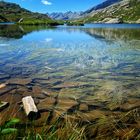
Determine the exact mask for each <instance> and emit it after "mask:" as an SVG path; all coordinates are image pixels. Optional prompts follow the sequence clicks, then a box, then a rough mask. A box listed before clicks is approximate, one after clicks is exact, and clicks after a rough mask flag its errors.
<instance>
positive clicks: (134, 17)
mask: <svg viewBox="0 0 140 140" xmlns="http://www.w3.org/2000/svg"><path fill="white" fill-rule="evenodd" d="M79 20H80V21H83V22H86V23H89V22H92V23H93V22H97V23H122V22H124V23H140V0H122V1H120V2H117V3H114V4H112V5H110V6H107V7H105V8H102V9H97V10H94V9H93V10H90V12H86V13H85V14H83V15H82V17H81V18H80V19H79Z"/></svg>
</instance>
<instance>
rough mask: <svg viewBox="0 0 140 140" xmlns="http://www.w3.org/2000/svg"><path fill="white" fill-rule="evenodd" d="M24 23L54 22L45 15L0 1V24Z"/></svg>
mask: <svg viewBox="0 0 140 140" xmlns="http://www.w3.org/2000/svg"><path fill="white" fill-rule="evenodd" d="M19 21H23V22H24V23H30V24H33V23H38V24H39V23H43V22H49V23H52V22H54V21H53V20H52V19H51V18H49V17H48V16H47V15H46V14H40V13H34V12H31V11H29V10H27V9H24V8H21V7H20V6H19V5H17V4H14V3H9V2H3V1H0V22H19Z"/></svg>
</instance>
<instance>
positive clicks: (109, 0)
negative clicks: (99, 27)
mask: <svg viewBox="0 0 140 140" xmlns="http://www.w3.org/2000/svg"><path fill="white" fill-rule="evenodd" d="M120 1H122V0H106V1H104V2H103V3H101V4H98V5H96V6H94V7H92V8H90V9H88V10H87V11H85V12H83V14H88V13H91V12H92V11H95V10H100V9H103V8H106V7H108V6H110V5H112V4H115V3H118V2H120Z"/></svg>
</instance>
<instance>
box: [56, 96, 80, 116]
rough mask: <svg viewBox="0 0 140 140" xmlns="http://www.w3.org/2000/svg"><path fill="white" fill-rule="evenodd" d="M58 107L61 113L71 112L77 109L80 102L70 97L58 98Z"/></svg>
mask: <svg viewBox="0 0 140 140" xmlns="http://www.w3.org/2000/svg"><path fill="white" fill-rule="evenodd" d="M57 102H58V103H57V105H56V109H57V110H59V113H60V115H61V114H62V113H70V112H74V111H76V109H77V107H78V102H77V101H75V100H72V99H68V98H61V99H58V101H57Z"/></svg>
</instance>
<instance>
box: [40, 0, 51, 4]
mask: <svg viewBox="0 0 140 140" xmlns="http://www.w3.org/2000/svg"><path fill="white" fill-rule="evenodd" d="M41 2H42V3H43V4H45V5H52V3H51V2H49V1H47V0H41Z"/></svg>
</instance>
